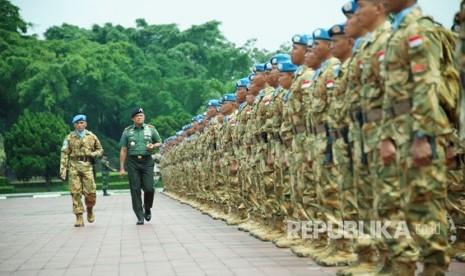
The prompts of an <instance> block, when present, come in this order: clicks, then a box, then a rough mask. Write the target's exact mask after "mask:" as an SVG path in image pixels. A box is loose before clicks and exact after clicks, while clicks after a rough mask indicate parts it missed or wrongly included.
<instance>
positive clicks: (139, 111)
mask: <svg viewBox="0 0 465 276" xmlns="http://www.w3.org/2000/svg"><path fill="white" fill-rule="evenodd" d="M139 113H144V110H143V109H142V107H134V108H133V109H132V110H131V118H134V116H136V115H137V114H139Z"/></svg>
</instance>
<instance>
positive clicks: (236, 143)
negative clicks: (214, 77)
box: [161, 0, 465, 275]
mask: <svg viewBox="0 0 465 276" xmlns="http://www.w3.org/2000/svg"><path fill="white" fill-rule="evenodd" d="M462 6H463V5H462ZM342 11H343V13H344V14H345V15H346V17H347V21H346V22H345V23H344V24H337V25H334V26H333V27H331V28H330V29H325V28H318V29H316V30H315V31H313V33H312V35H306V34H299V35H295V36H294V37H293V38H292V43H293V45H292V52H291V54H290V56H289V55H287V54H277V55H275V56H274V57H273V58H272V59H271V60H270V62H268V63H264V64H257V65H255V66H254V67H253V71H254V72H253V74H251V75H250V76H249V77H247V78H243V79H241V80H239V81H238V82H237V84H236V92H235V94H227V95H225V96H224V97H223V98H222V99H221V100H220V101H217V100H210V101H209V102H208V103H207V112H206V113H205V114H204V116H201V115H199V116H197V117H195V118H194V119H193V122H192V123H191V124H190V125H188V126H185V127H183V130H182V131H180V132H178V133H177V135H176V136H175V137H170V138H169V139H167V140H166V141H165V146H164V150H163V159H162V161H161V167H162V174H163V180H164V185H165V190H166V193H167V194H168V195H170V196H172V197H174V198H178V199H180V200H183V201H187V202H188V203H189V204H191V205H193V206H195V207H197V208H199V209H201V210H202V211H204V212H206V213H208V214H210V215H211V216H212V217H214V218H222V219H225V220H226V221H227V222H228V223H229V224H234V225H236V224H237V225H239V229H241V230H245V231H249V232H250V233H251V234H252V235H254V236H256V237H258V238H260V239H262V240H264V241H273V242H274V243H275V244H276V246H278V247H290V248H291V250H292V251H293V252H294V253H295V254H296V255H298V256H302V257H304V256H309V257H311V258H313V259H314V260H315V261H316V262H317V263H318V264H320V265H324V266H344V265H349V267H346V268H343V269H341V270H339V271H338V275H360V274H364V273H368V274H379V275H383V274H384V275H414V274H415V270H416V262H421V263H423V264H424V270H423V272H422V273H423V275H444V273H445V272H446V271H447V269H448V266H449V263H450V258H451V257H453V258H456V259H457V260H460V261H464V260H465V183H464V179H463V173H464V170H465V167H464V163H463V161H464V159H463V156H464V155H463V153H464V146H465V145H464V140H463V136H462V137H461V138H462V140H460V139H459V132H458V131H459V130H460V128H459V125H458V122H457V121H455V120H454V118H456V117H457V116H454V115H457V114H452V113H453V112H454V111H453V110H452V109H449V108H448V107H450V106H451V105H446V104H444V97H446V99H445V100H446V101H447V100H449V102H452V107H454V106H453V104H455V107H456V108H455V110H460V108H457V105H458V104H459V102H458V100H457V95H460V93H461V92H460V88H458V87H454V86H453V84H454V82H453V80H454V79H452V81H449V82H446V80H445V76H444V72H445V71H447V72H449V73H451V72H450V69H451V67H450V66H449V65H450V64H449V63H447V62H445V60H444V57H445V56H446V54H448V51H450V50H451V47H452V46H451V45H452V44H450V45H449V44H446V43H445V42H446V41H444V40H441V35H443V34H449V33H448V32H447V31H446V30H445V29H441V27H438V26H436V25H435V23H434V21H433V20H432V19H431V18H430V17H427V16H425V15H424V14H423V13H422V11H421V8H420V7H419V5H418V4H417V3H416V1H415V0H406V1H397V0H383V1H381V0H358V1H355V2H353V1H351V2H348V3H346V4H345V5H344V6H343V7H342ZM388 13H392V14H394V18H393V22H392V23H391V22H390V21H389V20H388ZM457 18H458V19H460V18H464V16H461V14H459V15H458V16H457ZM464 31H465V28H463V29H462V32H464ZM461 38H462V39H463V37H461ZM449 42H450V41H449ZM458 46H459V47H458V48H459V50H460V51H459V52H458V54H459V55H460V58H459V61H461V62H462V64H459V67H460V68H461V69H463V68H464V65H463V63H464V62H463V59H464V58H463V55H464V53H465V51H464V48H465V47H463V45H462V44H461V42H460V41H459V44H458ZM454 70H455V69H454ZM454 70H452V73H451V74H452V76H454V73H457V71H454ZM449 76H450V75H449ZM455 76H457V75H455ZM446 89H448V90H447V91H446ZM454 89H456V90H454ZM447 92H448V93H449V94H448V93H447ZM445 95H446V96H445ZM448 95H449V96H450V98H447V97H448ZM462 107H463V106H462ZM462 110H463V108H462ZM463 113H465V112H462V113H461V114H460V115H462V116H463ZM462 118H463V117H462ZM462 131H463V129H462ZM448 218H449V220H448ZM318 221H324V222H327V223H329V224H331V225H332V227H331V228H328V229H329V230H328V231H326V232H323V233H319V235H317V236H312V238H311V239H309V238H304V236H303V235H301V236H298V237H296V236H292V235H291V236H288V235H287V233H288V230H289V225H291V224H290V223H291V222H292V223H295V222H301V223H302V222H318ZM349 221H352V222H360V221H361V222H364V223H363V224H360V225H363V229H359V231H360V230H363V233H365V234H364V235H353V234H351V233H347V232H346V229H345V228H344V227H341V224H340V222H349ZM373 221H376V222H380V223H381V224H382V225H388V226H387V227H386V228H385V231H386V233H387V234H385V235H381V236H375V237H371V236H370V235H369V234H367V233H371V232H370V231H372V230H373V229H371V227H373V224H370V222H373ZM449 221H452V222H453V225H454V226H455V228H456V239H455V241H454V242H453V243H451V244H449V238H450V233H449V232H450V231H449V230H450V227H449ZM403 223H404V224H405V225H407V227H408V230H409V233H410V234H411V236H406V235H404V236H402V235H401V236H396V235H395V234H396V231H397V230H398V229H399V227H401V226H402V224H403ZM419 229H422V230H423V231H419ZM286 230H287V232H286ZM341 232H343V235H342V238H337V239H335V238H332V237H336V236H338V234H341ZM300 234H302V233H300Z"/></svg>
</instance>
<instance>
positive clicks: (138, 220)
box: [136, 218, 144, 225]
mask: <svg viewBox="0 0 465 276" xmlns="http://www.w3.org/2000/svg"><path fill="white" fill-rule="evenodd" d="M136 224H137V225H142V224H144V219H143V218H138V219H137V222H136Z"/></svg>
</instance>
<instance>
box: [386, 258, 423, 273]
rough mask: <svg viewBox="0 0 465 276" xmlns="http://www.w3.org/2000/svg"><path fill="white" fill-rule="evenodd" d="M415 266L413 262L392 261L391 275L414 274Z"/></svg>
mask: <svg viewBox="0 0 465 276" xmlns="http://www.w3.org/2000/svg"><path fill="white" fill-rule="evenodd" d="M416 269H417V266H416V264H415V262H400V261H395V260H393V261H392V274H391V275H393V276H404V275H405V276H414V275H415V270H416Z"/></svg>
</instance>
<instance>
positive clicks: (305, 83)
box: [300, 80, 312, 88]
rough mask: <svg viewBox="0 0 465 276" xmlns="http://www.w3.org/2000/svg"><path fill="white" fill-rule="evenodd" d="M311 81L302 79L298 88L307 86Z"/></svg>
mask: <svg viewBox="0 0 465 276" xmlns="http://www.w3.org/2000/svg"><path fill="white" fill-rule="evenodd" d="M311 84H312V82H311V81H310V80H304V81H303V82H302V85H301V86H300V88H309V87H310V85H311Z"/></svg>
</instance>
